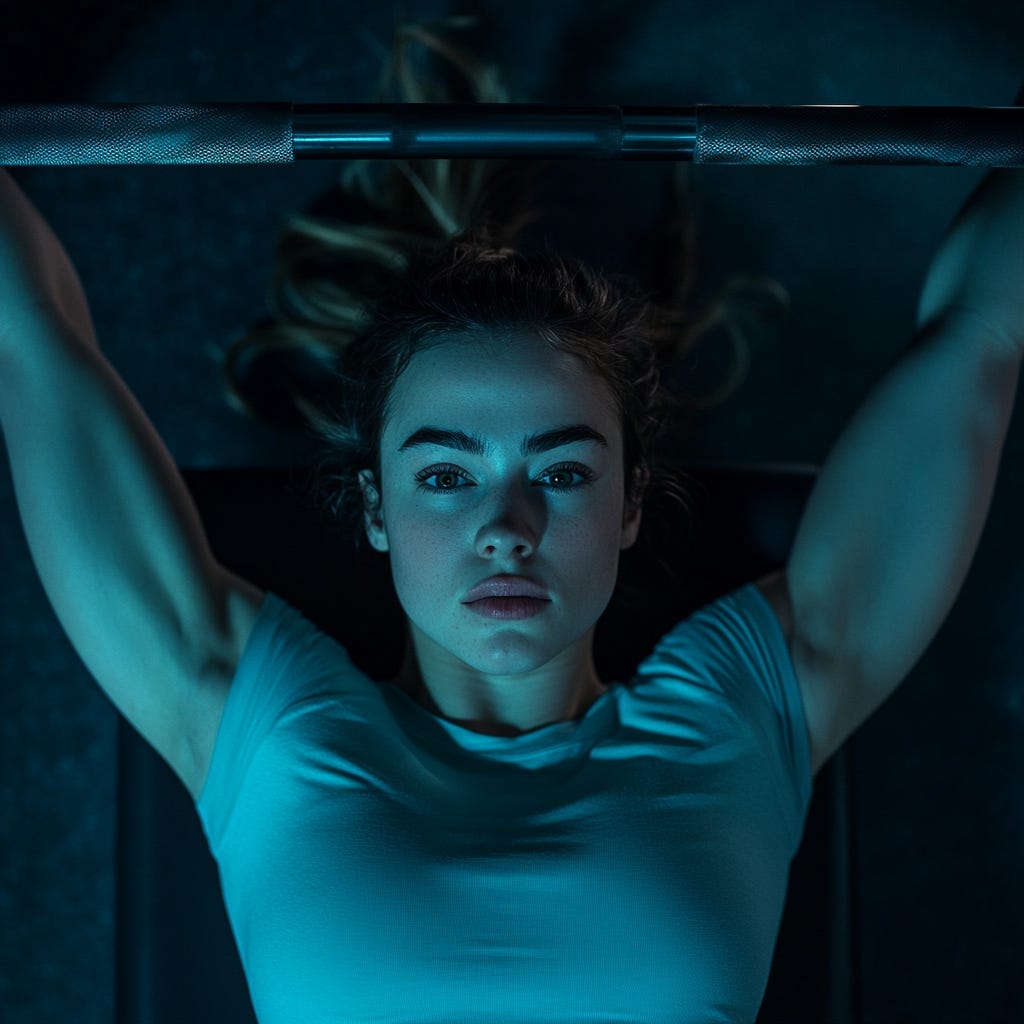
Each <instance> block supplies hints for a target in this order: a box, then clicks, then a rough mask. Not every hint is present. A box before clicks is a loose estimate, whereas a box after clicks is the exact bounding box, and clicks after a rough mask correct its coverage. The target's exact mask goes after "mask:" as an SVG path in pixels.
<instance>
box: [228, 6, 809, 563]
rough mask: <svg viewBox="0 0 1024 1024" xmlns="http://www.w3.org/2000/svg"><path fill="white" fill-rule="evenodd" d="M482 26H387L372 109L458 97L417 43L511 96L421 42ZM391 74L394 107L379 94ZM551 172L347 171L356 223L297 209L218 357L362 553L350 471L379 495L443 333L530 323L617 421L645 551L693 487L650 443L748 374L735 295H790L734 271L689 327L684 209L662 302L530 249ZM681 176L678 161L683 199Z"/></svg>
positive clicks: (487, 68)
mask: <svg viewBox="0 0 1024 1024" xmlns="http://www.w3.org/2000/svg"><path fill="white" fill-rule="evenodd" d="M476 22H477V19H476V18H475V17H459V16H457V17H450V18H445V19H443V20H441V21H440V22H433V23H428V24H427V25H402V26H401V27H399V28H398V30H397V32H396V35H395V39H394V45H393V51H392V54H391V61H390V63H389V64H388V65H386V66H385V68H384V71H383V75H382V80H381V83H380V85H379V86H378V99H377V102H415V103H423V102H465V100H464V99H461V98H459V96H458V93H457V90H456V89H455V88H454V87H453V86H450V85H447V84H445V83H441V82H437V81H433V80H429V79H427V80H424V81H421V80H420V79H419V78H418V77H417V76H416V75H415V74H414V73H413V72H412V69H411V68H410V64H409V61H408V59H407V55H406V48H407V46H408V44H409V43H411V42H414V41H415V42H418V43H421V44H422V45H423V46H424V47H426V48H428V49H429V50H430V51H433V52H434V53H436V54H439V55H440V56H441V57H443V58H445V59H446V60H447V61H448V62H449V65H450V67H451V68H454V69H455V70H456V71H458V72H459V73H461V75H462V76H463V77H464V80H465V81H464V85H465V86H468V89H469V92H470V95H471V96H472V98H473V101H475V102H480V103H501V102H510V101H509V98H508V94H507V92H506V90H505V89H504V87H503V86H502V85H501V83H500V81H499V77H498V74H497V72H496V69H495V68H494V67H493V66H492V65H489V64H486V63H484V62H482V61H480V60H479V59H478V58H476V57H475V56H474V55H473V54H472V53H471V52H469V51H468V50H467V49H465V48H460V47H459V46H456V45H455V44H453V43H452V42H451V41H450V40H447V39H445V38H443V37H442V36H440V35H438V34H436V33H435V32H434V31H432V28H451V29H458V28H465V27H469V26H472V25H475V24H476ZM396 76H397V79H398V86H399V96H398V97H397V99H396V98H395V97H394V96H393V95H390V94H391V91H392V89H393V86H394V82H393V79H394V77H396ZM545 166H546V163H545V162H542V161H531V160H517V161H508V160H485V159H461V160H449V159H422V160H412V161H408V160H401V159H395V160H369V159H366V160H354V161H351V162H350V163H349V164H348V165H347V166H346V167H345V169H344V171H343V173H342V175H341V190H342V193H343V194H344V197H345V198H347V199H349V200H354V201H355V204H356V206H355V208H356V209H357V210H358V209H360V207H361V210H360V212H359V213H357V214H352V215H350V218H349V219H336V218H331V217H328V216H311V215H303V214H297V215H293V216H291V217H290V219H289V223H288V227H287V229H286V230H285V231H284V233H283V234H282V236H281V237H280V239H279V242H278V246H277V254H276V270H275V274H274V281H273V286H272V289H271V291H270V294H269V305H270V310H271V314H272V317H271V318H270V319H267V320H264V321H262V322H260V323H258V324H256V325H255V326H253V327H251V328H250V329H249V331H248V333H246V334H245V335H244V336H243V337H241V338H239V339H237V340H236V341H234V343H233V344H231V346H230V347H229V348H228V349H227V350H226V351H225V352H224V353H223V385H224V392H225V395H226V398H227V400H228V402H229V403H230V404H231V406H232V407H233V408H235V409H236V410H237V411H239V412H241V413H242V414H243V415H246V416H249V417H252V418H254V419H256V420H258V421H260V422H263V423H268V424H270V425H272V426H275V427H278V428H284V429H290V430H302V431H305V432H306V433H307V434H308V435H310V436H311V437H312V438H313V439H314V440H315V441H317V442H318V443H319V445H320V452H319V457H318V459H317V460H316V464H315V467H314V469H313V471H312V478H313V482H312V491H313V495H314V500H315V502H316V504H317V505H318V507H319V509H320V510H321V511H326V512H327V513H328V514H329V516H330V518H331V519H332V521H334V522H335V523H336V524H337V525H338V526H339V528H340V529H342V530H344V531H345V532H346V533H348V534H351V535H352V538H353V540H354V542H355V544H356V546H357V548H358V547H359V545H360V544H361V542H362V540H363V534H364V530H363V525H362V524H363V518H364V506H363V496H362V491H361V489H360V487H359V483H358V474H359V471H360V470H362V469H368V468H372V469H373V470H374V474H375V480H376V481H377V482H378V486H379V481H380V480H381V473H380V438H381V434H382V433H383V426H384V422H385V416H386V413H387V408H388V405H387V403H388V399H389V396H390V394H391V391H392V388H393V386H394V384H395V381H396V380H397V379H398V377H399V376H400V375H401V373H402V372H403V371H404V369H405V368H406V366H407V365H408V363H409V360H410V359H411V358H412V356H413V355H414V354H415V353H416V352H418V351H422V350H423V349H425V348H427V347H429V346H430V345H431V344H435V343H437V340H438V339H440V338H441V337H442V336H444V335H447V334H451V333H453V332H463V331H473V332H475V331H484V332H487V333H489V334H493V333H495V332H501V333H502V334H504V333H506V332H507V331H510V330H514V329H518V328H525V329H527V330H530V331H532V332H534V333H536V334H538V335H539V336H541V337H543V338H544V339H545V340H546V341H547V343H548V344H549V345H551V347H552V348H553V349H555V350H557V351H560V352H568V353H571V354H572V355H575V356H577V357H578V358H579V359H581V360H582V361H583V362H584V363H585V365H586V366H587V367H588V368H589V369H590V370H592V371H593V372H594V373H595V374H597V375H598V376H599V377H601V378H602V379H603V380H604V381H605V382H606V383H607V385H608V386H609V388H610V390H611V392H612V394H613V395H614V396H615V399H616V405H617V408H618V413H619V418H620V424H621V426H622V433H623V447H624V466H623V472H624V474H625V483H626V494H627V500H629V501H630V502H634V503H639V502H640V501H643V502H644V508H645V518H644V523H645V526H644V528H643V529H642V530H641V540H643V538H644V535H645V534H650V533H651V532H652V531H651V529H650V528H649V527H648V525H647V524H648V522H649V520H650V518H651V513H650V510H651V509H652V508H653V507H654V506H657V505H661V504H663V503H664V502H665V501H666V500H667V501H668V502H669V503H675V504H677V505H679V506H681V507H682V508H683V510H684V511H686V510H687V486H686V481H687V479H688V476H687V474H686V473H685V472H683V471H682V470H680V469H678V468H673V467H672V466H671V465H669V464H668V462H667V461H666V460H665V459H664V458H663V457H662V455H661V454H660V453H659V442H660V441H662V440H663V439H665V438H666V437H668V436H669V435H670V434H672V433H674V434H675V436H678V427H677V424H678V417H679V416H680V415H681V414H683V413H686V412H688V411H692V410H703V409H710V408H713V407H715V406H717V405H720V404H722V403H723V402H724V401H725V400H726V399H728V398H729V397H730V396H731V395H732V393H733V392H734V391H735V390H736V388H738V387H739V385H740V384H741V383H742V382H743V380H744V379H745V377H746V375H747V371H748V367H749V346H748V344H747V342H746V339H745V338H744V336H743V334H742V332H741V331H740V330H739V326H738V323H737V320H738V316H737V314H736V312H735V310H734V309H733V305H732V303H733V299H734V298H735V297H736V296H737V295H738V294H739V293H740V292H742V291H743V290H744V289H761V290H763V291H765V292H767V293H769V294H770V295H772V296H773V297H774V298H775V299H776V300H777V302H778V303H779V305H780V306H781V307H782V309H787V308H788V305H789V297H788V294H787V293H786V291H785V289H784V288H783V287H782V286H781V285H780V284H779V283H778V282H777V281H775V280H774V279H771V278H751V277H746V276H735V277H733V278H731V279H730V280H729V281H728V282H727V283H726V284H725V285H724V286H723V287H722V288H721V289H720V291H719V292H718V294H717V295H716V296H715V297H714V298H713V299H712V300H711V302H710V303H709V304H708V307H707V308H706V309H705V310H704V311H703V312H702V313H701V314H700V315H699V316H696V317H691V316H689V315H688V313H687V311H686V309H685V304H686V300H687V298H688V296H689V293H690V290H691V287H692V284H693V270H694V263H695V260H694V250H695V235H696V230H695V226H694V222H693V219H692V218H690V217H687V216H682V215H680V216H678V217H676V218H673V219H672V220H671V221H670V223H669V227H668V229H667V232H666V234H667V236H668V239H669V241H670V242H671V243H672V244H671V245H669V246H668V249H669V252H670V253H672V254H674V265H673V266H671V267H668V268H667V277H666V280H667V284H666V285H665V286H664V287H663V288H662V289H661V290H662V291H665V292H667V293H668V295H667V300H665V301H660V302H659V301H656V300H655V294H654V291H653V290H649V289H642V288H641V287H640V286H639V285H638V283H637V282H636V280H635V279H634V278H632V277H629V276H627V275H625V274H620V273H609V272H604V273H601V272H598V271H596V270H594V269H592V268H591V267H589V266H587V265H586V264H585V263H583V262H581V261H579V260H576V259H573V258H570V257H567V256H564V255H559V254H558V253H555V252H553V251H551V249H550V247H547V246H545V247H544V248H543V249H537V248H531V247H529V246H527V245H525V244H524V243H522V242H521V241H520V235H521V233H522V231H523V229H524V228H525V227H526V226H527V225H529V224H531V223H533V222H535V221H537V220H539V219H541V217H542V214H541V212H540V211H538V210H537V209H534V208H532V206H531V204H532V199H533V194H534V191H535V189H536V184H537V175H538V171H539V170H540V169H542V168H543V167H545ZM686 169H687V165H686V164H685V163H683V162H679V163H677V164H676V165H675V173H674V177H673V181H674V186H675V196H676V201H677V204H679V205H680V206H682V205H684V204H685V201H686V191H687V180H688V177H687V173H686ZM354 220H360V221H361V222H360V223H354V222H353V221H354ZM719 326H721V327H724V328H725V329H726V331H727V334H728V337H729V338H730V340H731V342H732V344H733V359H732V367H731V369H730V372H729V375H728V377H727V379H726V381H725V382H724V383H723V384H722V385H721V386H720V387H719V388H718V389H717V390H716V391H715V392H714V393H713V394H711V395H707V396H702V397H698V396H686V397H685V399H684V398H681V397H680V396H677V395H676V394H674V393H673V392H672V391H670V390H669V388H668V387H667V386H666V384H665V382H664V377H665V376H668V375H671V374H676V375H678V367H679V363H680V361H681V360H682V359H683V358H684V357H685V356H686V355H687V354H688V353H689V352H690V351H691V350H692V349H693V348H694V347H695V346H696V344H697V342H698V340H699V339H700V338H701V337H702V336H704V335H705V334H706V333H707V332H709V331H711V330H712V329H713V328H715V327H719ZM657 511H658V510H657V509H655V518H657ZM662 511H664V510H662ZM668 518H669V519H671V516H668ZM677 526H678V517H677V518H676V527H677ZM645 546H647V545H644V544H640V543H638V545H637V547H645ZM650 546H651V547H652V549H653V550H656V548H655V547H654V545H650ZM663 567H664V568H666V569H668V567H667V566H663ZM668 571H669V572H670V573H671V569H668Z"/></svg>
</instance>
